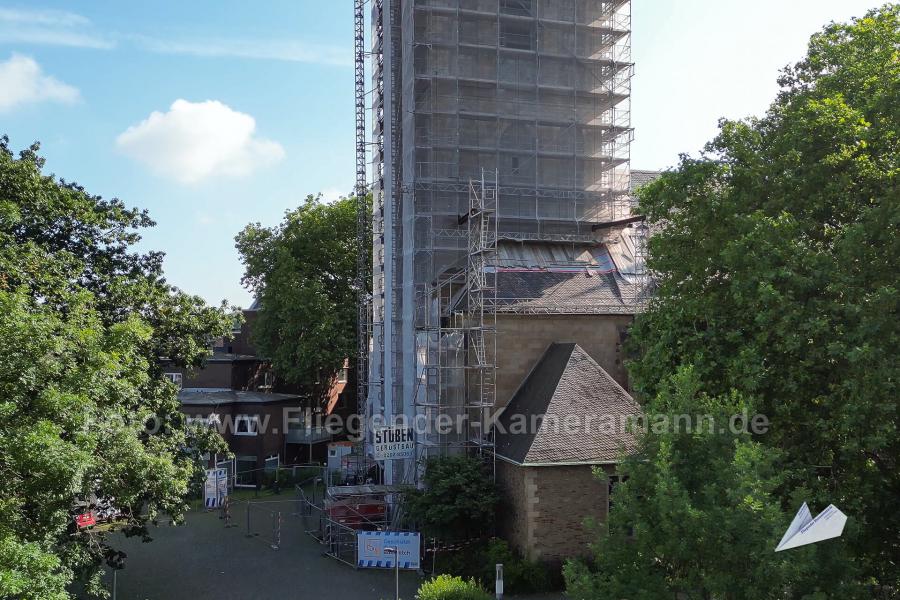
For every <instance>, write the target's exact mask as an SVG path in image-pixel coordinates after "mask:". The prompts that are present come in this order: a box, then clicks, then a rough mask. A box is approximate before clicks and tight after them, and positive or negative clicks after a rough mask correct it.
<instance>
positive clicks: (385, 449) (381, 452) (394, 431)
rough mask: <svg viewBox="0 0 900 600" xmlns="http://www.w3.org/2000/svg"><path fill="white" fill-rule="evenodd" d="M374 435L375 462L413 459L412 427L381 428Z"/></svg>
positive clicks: (414, 451)
mask: <svg viewBox="0 0 900 600" xmlns="http://www.w3.org/2000/svg"><path fill="white" fill-rule="evenodd" d="M374 434H375V435H374V444H373V446H374V451H373V456H374V458H375V460H391V459H394V458H415V456H416V436H415V431H413V428H412V427H400V426H396V425H395V426H393V427H381V428H379V429H376V430H375V432H374Z"/></svg>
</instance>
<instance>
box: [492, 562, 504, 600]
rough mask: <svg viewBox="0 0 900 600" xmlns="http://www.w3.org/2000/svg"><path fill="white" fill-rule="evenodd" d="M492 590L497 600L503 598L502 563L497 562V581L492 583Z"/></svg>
mask: <svg viewBox="0 0 900 600" xmlns="http://www.w3.org/2000/svg"><path fill="white" fill-rule="evenodd" d="M494 592H495V593H496V594H497V600H503V564H502V563H497V581H496V583H495V584H494Z"/></svg>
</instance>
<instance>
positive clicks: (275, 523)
mask: <svg viewBox="0 0 900 600" xmlns="http://www.w3.org/2000/svg"><path fill="white" fill-rule="evenodd" d="M280 545H281V511H278V512H277V513H275V512H273V513H272V550H278V547H279V546H280Z"/></svg>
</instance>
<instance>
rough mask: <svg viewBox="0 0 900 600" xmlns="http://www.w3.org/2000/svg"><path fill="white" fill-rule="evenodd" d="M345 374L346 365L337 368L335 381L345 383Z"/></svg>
mask: <svg viewBox="0 0 900 600" xmlns="http://www.w3.org/2000/svg"><path fill="white" fill-rule="evenodd" d="M347 375H348V369H347V367H346V366H344V367H341V368H340V369H338V372H337V382H338V383H347Z"/></svg>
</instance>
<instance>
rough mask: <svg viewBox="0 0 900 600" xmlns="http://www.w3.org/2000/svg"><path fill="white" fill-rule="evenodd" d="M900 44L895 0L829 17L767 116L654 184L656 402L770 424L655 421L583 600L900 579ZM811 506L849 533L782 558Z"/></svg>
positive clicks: (651, 369) (577, 593)
mask: <svg viewBox="0 0 900 600" xmlns="http://www.w3.org/2000/svg"><path fill="white" fill-rule="evenodd" d="M898 48H900V8H898V6H897V5H895V4H892V5H886V6H884V7H883V8H881V9H878V10H875V11H872V12H870V13H868V14H867V15H866V16H865V17H863V18H859V19H855V20H853V21H852V22H850V23H847V24H831V25H829V26H827V27H826V28H825V29H824V30H823V31H821V32H820V33H818V34H816V35H814V36H813V37H812V39H811V40H810V44H809V49H808V54H807V56H806V57H805V58H804V59H803V60H802V61H801V62H799V63H797V64H796V65H794V66H792V67H790V68H787V69H786V70H785V71H784V73H783V75H782V77H781V78H780V85H781V91H780V93H779V94H778V97H777V98H776V100H775V101H774V102H773V104H772V105H771V107H770V109H769V110H768V111H767V113H766V114H765V115H764V116H763V117H761V118H756V119H748V120H743V121H723V122H722V123H721V126H720V132H719V135H718V136H717V137H716V138H715V139H714V140H713V141H712V142H710V143H709V144H708V146H707V147H706V150H705V152H704V153H703V154H702V155H701V156H699V157H697V158H691V157H688V156H683V157H682V158H681V161H680V164H679V166H678V167H677V168H676V169H674V170H672V171H670V172H667V173H665V174H664V175H663V176H662V177H661V178H660V179H659V180H657V181H656V182H654V183H652V184H650V185H649V186H647V187H646V188H644V189H643V190H642V193H641V194H640V196H641V198H640V206H641V209H642V210H643V211H644V214H646V216H647V218H648V220H649V221H650V223H651V227H652V230H653V231H654V235H653V237H652V238H651V240H650V244H649V248H650V259H649V266H650V268H651V270H652V272H653V273H654V274H655V276H656V280H657V283H658V290H657V296H656V298H655V299H654V300H653V301H652V303H651V306H650V308H649V310H648V311H647V312H646V314H643V315H641V316H639V317H638V318H637V320H636V323H635V326H634V328H633V331H632V335H631V337H630V345H631V350H632V352H633V353H634V355H635V357H636V358H635V360H634V361H633V362H632V364H631V374H632V376H633V384H634V388H635V390H636V392H637V394H638V395H639V397H640V398H641V401H642V403H643V405H644V410H645V411H647V412H648V413H651V414H663V415H676V414H691V415H694V414H710V415H714V416H717V417H719V418H727V415H729V414H732V413H735V412H743V411H747V412H748V413H749V414H754V413H760V414H763V415H766V417H768V419H769V421H770V422H771V426H770V427H769V428H768V431H767V432H766V433H761V434H758V435H754V434H752V433H749V434H748V433H732V432H726V433H720V432H719V431H712V432H704V433H699V432H697V431H693V432H686V431H677V430H667V431H659V432H654V431H651V432H649V433H648V434H646V435H644V436H642V442H641V446H640V451H639V453H638V454H637V455H636V456H634V457H632V458H631V459H630V460H629V461H627V462H626V463H625V464H624V465H622V472H623V474H624V475H626V476H628V480H627V481H626V482H625V483H622V484H620V485H619V486H618V487H617V489H616V497H615V504H614V506H615V509H614V510H613V511H612V514H611V516H610V520H609V525H608V528H606V530H604V531H603V532H601V534H600V535H599V538H598V542H597V545H596V548H595V559H596V561H595V564H594V565H593V566H592V567H588V566H585V565H582V564H574V563H573V564H571V565H570V566H569V568H568V571H567V574H568V585H569V591H570V593H571V596H572V597H573V598H629V599H636V598H660V597H675V595H676V594H681V595H680V596H678V597H683V598H721V599H726V598H734V599H739V598H740V599H743V598H748V599H749V598H832V597H833V598H871V597H876V596H877V595H878V594H888V593H890V590H894V592H896V591H897V590H898V589H900V513H898V512H897V511H896V506H895V505H896V501H897V498H900V464H898V458H900V434H898V425H900V423H898V403H897V391H898V390H897V376H898V361H897V348H898V347H900V339H898V318H897V316H898V315H897V302H898V286H897V265H900V236H898V219H900V190H898V185H897V176H898V156H900V154H898V144H900V139H898V135H900V133H898V132H900V59H898ZM718 422H721V421H718ZM803 501H807V502H809V503H810V507H811V508H812V510H813V511H814V512H816V511H818V510H822V509H824V508H825V507H826V506H827V505H828V504H830V503H834V504H835V505H836V506H838V508H840V509H841V510H842V511H844V512H845V513H846V514H847V515H848V516H849V521H848V524H847V528H846V530H845V532H844V535H843V537H841V538H840V539H838V540H832V541H829V542H825V543H822V544H816V545H812V546H807V547H803V548H799V549H796V550H791V551H788V552H784V553H778V554H775V553H774V547H775V545H776V544H777V543H778V540H779V539H780V538H781V535H782V534H783V532H784V530H785V529H786V528H787V526H788V523H789V522H790V520H791V518H792V517H793V515H794V513H795V512H796V511H797V509H798V508H799V506H800V504H801V503H802V502H803ZM885 597H886V596H885Z"/></svg>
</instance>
